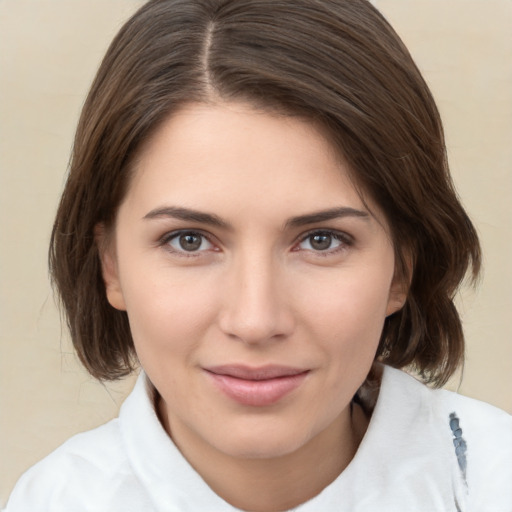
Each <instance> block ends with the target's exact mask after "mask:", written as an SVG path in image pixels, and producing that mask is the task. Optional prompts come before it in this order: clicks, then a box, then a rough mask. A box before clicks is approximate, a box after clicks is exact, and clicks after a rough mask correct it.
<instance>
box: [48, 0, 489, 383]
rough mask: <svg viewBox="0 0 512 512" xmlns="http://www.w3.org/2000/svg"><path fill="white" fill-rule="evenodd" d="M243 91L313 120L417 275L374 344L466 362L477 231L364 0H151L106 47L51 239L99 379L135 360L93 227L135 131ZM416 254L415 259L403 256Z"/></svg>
mask: <svg viewBox="0 0 512 512" xmlns="http://www.w3.org/2000/svg"><path fill="white" fill-rule="evenodd" d="M216 101H242V102H248V103H250V104H251V105H253V106H254V107H256V108H259V109H263V110H265V111H267V112H270V113H273V114H275V115H290V116H300V117H301V118H302V119H305V120H307V121H311V122H314V123H316V124H317V125H319V126H321V127H322V129H323V130H324V133H326V134H327V136H328V137H329V139H330V141H331V143H332V145H333V147H334V148H335V149H336V150H337V151H338V154H339V155H340V156H342V158H343V159H344V160H345V162H347V163H348V166H349V169H350V172H351V178H352V180H353V182H354V184H355V185H356V186H357V187H358V190H359V191H360V192H361V197H363V196H366V197H370V198H371V199H372V200H374V201H375V202H376V204H377V205H378V206H379V207H380V208H381V209H382V211H383V212H384V214H385V216H386V219H387V221H388V223H389V226H390V229H391V236H392V239H393V243H394V248H395V256H396V272H397V273H398V275H399V276H400V277H402V278H403V279H404V280H405V282H407V283H409V284H410V287H409V292H408V298H407V301H406V303H405V305H404V307H403V308H402V310H401V311H399V312H397V313H395V314H394V315H391V316H390V317H388V318H387V319H386V321H385V326H384V329H383V333H382V336H381V340H380V345H379V348H378V351H377V354H376V359H377V360H379V361H382V362H384V363H386V364H389V365H392V366H394V367H397V368H404V367H408V368H409V369H411V370H413V371H415V372H416V373H417V374H418V375H419V376H420V377H421V378H422V379H423V380H424V381H425V382H427V383H429V384H431V385H433V386H440V385H442V384H444V383H445V382H446V381H447V379H448V378H449V377H450V376H451V375H452V374H453V373H454V372H455V371H456V370H457V368H458V367H459V366H460V365H461V364H462V362H463V357H464V337H463V333H462V327H461V321H460V318H459V315H458V313H457V311H456V309H455V306H454V304H453V298H454V295H455V293H456V291H457V289H458V287H459V285H460V284H461V282H462V281H463V279H464V276H465V275H466V273H467V271H468V269H470V270H471V275H472V277H473V279H476V278H477V276H478V273H479V270H480V262H481V255H480V246H479V242H478V237H477V234H476V232H475V229H474V227H473V225H472V224H471V222H470V220H469V218H468V216H467V215H466V213H465V211H464V209H463V208H462V206H461V204H460V203H459V200H458V198H457V195H456V192H455V190H454V187H453V184H452V181H451V178H450V174H449V170H448V164H447V157H446V148H445V143H444V135H443V128H442V124H441V120H440V117H439V113H438V110H437V108H436V105H435V103H434V100H433V98H432V95H431V93H430V91H429V89H428V87H427V85H426V83H425V81H424V80H423V78H422V76H421V74H420V72H419V71H418V68H417V67H416V65H415V64H414V62H413V60H412V58H411V56H410V54H409V52H408V51H407V49H406V48H405V46H404V44H403V43H402V41H401V40H400V38H399V37H398V35H397V34H396V33H395V32H394V30H393V29H392V28H391V27H390V25H389V24H388V23H387V21H386V20H385V19H384V18H383V16H382V15H381V14H380V13H379V12H378V11H377V10H376V9H375V8H374V7H373V6H372V5H371V4H370V3H369V2H368V1H366V0H151V1H149V2H148V3H147V4H145V5H144V6H142V7H141V8H140V9H139V11H138V12H137V13H136V14H135V15H134V16H133V17H132V18H131V19H130V20H129V21H128V22H127V23H126V24H125V25H124V26H123V27H122V29H121V30H120V32H119V33H118V34H117V36H116V37H115V39H114V40H113V42H112V44H111V46H110V48H109V49H108V51H107V53H106V55H105V57H104V60H103V62H102V64H101V66H100V68H99V70H98V73H97V76H96V78H95V80H94V83H93V85H92V87H91V90H90V92H89V95H88V97H87V100H86V102H85V104H84V107H83V111H82V114H81V117H80V121H79V124H78V128H77V132H76V138H75V142H74V148H73V154H72V159H71V164H70V171H69V176H68V179H67V183H66V186H65V190H64V192H63V195H62V198H61V202H60V205H59V208H58V212H57V217H56V220H55V224H54V227H53V232H52V237H51V246H50V253H49V262H50V270H51V275H52V279H53V283H54V285H55V286H56V288H57V289H58V292H59V294H60V299H61V305H62V306H63V310H64V312H65V315H66V319H67V323H68V325H69V328H70V331H71V337H72V340H73V343H74V346H75V348H76V350H77V352H78V355H79V358H80V360H81V361H82V363H83V364H84V365H85V367H86V368H87V370H88V371H89V372H90V373H91V374H92V375H93V376H94V377H96V378H98V379H101V380H113V379H117V378H120V377H122V376H124V375H127V374H128V373H129V372H130V371H131V370H132V369H133V368H134V365H135V361H136V355H135V353H134V346H133V341H132V337H131V333H130V327H129V323H128V317H127V314H126V313H125V312H122V311H117V310H115V309H114V308H113V307H111V306H110V304H109V303H108V301H107V299H106V293H105V285H104V282H103V278H102V272H101V265H100V259H99V248H98V245H97V243H96V241H95V226H98V225H103V226H105V227H106V229H107V232H108V230H112V229H113V227H114V223H115V218H116V212H117V209H118V207H119V205H120V203H121V202H122V200H123V198H124V195H125V193H126V191H127V188H128V187H129V185H130V178H131V176H132V174H133V172H134V168H135V165H133V164H134V160H135V159H136V156H137V155H138V153H139V151H140V149H141V145H142V144H144V143H145V141H147V140H148V139H149V138H150V137H151V136H152V134H153V133H154V132H155V131H156V130H157V129H158V128H159V126H160V125H161V123H162V122H163V121H164V120H166V119H167V118H168V117H169V116H171V115H172V114H173V112H176V111H177V110H178V109H179V108H181V107H183V106H184V105H185V104H187V103H191V102H203V103H215V102H216ZM411 266H412V269H411Z"/></svg>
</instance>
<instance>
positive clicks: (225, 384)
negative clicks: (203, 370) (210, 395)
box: [208, 372, 308, 407]
mask: <svg viewBox="0 0 512 512" xmlns="http://www.w3.org/2000/svg"><path fill="white" fill-rule="evenodd" d="M307 374H308V372H303V373H299V374H297V375H287V376H283V377H277V378H274V379H265V380H246V379H238V378H236V377H231V376H229V375H219V374H216V373H211V372H208V375H209V376H210V378H211V379H212V380H213V382H214V384H215V385H216V386H217V388H218V389H220V390H221V391H222V392H223V393H224V394H225V395H227V396H228V397H229V398H231V399H232V400H234V401H235V402H238V403H239V404H242V405H251V406H254V407H264V406H267V405H272V404H275V403H277V402H279V401H280V400H281V399H283V398H284V397H285V396H286V395H288V394H290V393H291V392H292V391H294V390H295V389H297V388H298V387H299V386H300V385H301V384H302V382H303V381H304V379H305V378H306V376H307Z"/></svg>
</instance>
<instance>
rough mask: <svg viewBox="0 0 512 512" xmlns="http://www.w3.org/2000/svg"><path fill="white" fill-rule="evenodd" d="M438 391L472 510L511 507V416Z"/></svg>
mask: <svg viewBox="0 0 512 512" xmlns="http://www.w3.org/2000/svg"><path fill="white" fill-rule="evenodd" d="M438 393H439V402H440V407H442V409H443V411H444V413H445V414H446V413H449V414H450V415H451V418H452V419H453V420H455V421H453V422H452V427H453V428H452V434H453V443H454V446H455V447H456V449H457V447H458V449H459V450H461V454H462V455H463V457H465V461H464V460H463V463H464V464H465V465H466V467H467V484H468V489H469V495H470V502H471V504H472V506H473V509H472V510H478V511H480V510H481V511H495V510H496V511H498V510H499V511H501V510H512V486H511V482H512V416H511V415H510V414H508V413H507V412H505V411H502V410H501V409H498V408H497V407H494V406H492V405H490V404H487V403H485V402H481V401H479V400H474V399H472V398H468V397H465V396H461V395H459V394H457V393H453V392H450V391H445V390H441V391H439V392H438Z"/></svg>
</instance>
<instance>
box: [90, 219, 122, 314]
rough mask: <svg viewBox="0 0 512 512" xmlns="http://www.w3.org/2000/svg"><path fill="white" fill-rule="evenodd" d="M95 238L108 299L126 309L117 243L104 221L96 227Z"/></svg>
mask: <svg viewBox="0 0 512 512" xmlns="http://www.w3.org/2000/svg"><path fill="white" fill-rule="evenodd" d="M94 239H95V240H96V245H97V247H98V253H99V258H100V263H101V274H102V276H103V282H104V283H105V291H106V295H107V300H108V302H109V303H110V305H111V306H112V307H114V308H116V309H119V310H120V311H126V304H125V301H124V295H123V290H122V288H121V281H120V279H119V269H118V265H117V255H116V247H115V243H114V242H113V240H112V237H111V236H110V235H109V234H108V233H107V229H106V227H105V225H104V224H103V223H99V224H97V225H96V226H95V227H94Z"/></svg>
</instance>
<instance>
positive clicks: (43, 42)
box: [0, 0, 512, 504]
mask: <svg viewBox="0 0 512 512" xmlns="http://www.w3.org/2000/svg"><path fill="white" fill-rule="evenodd" d="M375 3H376V4H377V6H378V7H379V8H380V9H381V10H382V11H383V13H384V14H385V15H386V16H387V17H388V19H389V20H390V21H391V23H392V24H393V25H394V27H395V28H396V30H397V31H398V33H399V34H400V35H401V36H402V37H403V39H404V41H405V43H406V44H407V45H408V46H409V49H410V50H411V53H412V55H413V57H414V58H415V59H416V61H417V63H418V65H419V67H420V69H421V70H422V71H423V73H424V75H425V77H426V79H427V81H428V83H429V84H430V86H431V88H432V90H433V93H434V96H435V97H436V99H437V101H438V105H439V107H440V110H441V114H442V116H443V118H444V121H445V128H446V135H447V143H448V148H449V156H450V162H451V167H452V172H453V176H454V180H455V182H456V185H457V187H458V190H459V192H460V195H461V198H462V201H463V203H464V205H465V206H466V208H467V210H468V212H469V214H470V216H471V217H472V219H473V221H474V222H475V224H476V226H477V228H478V231H479V233H480V236H481V240H482V244H483V248H484V252H485V274H484V278H483V280H482V282H481V285H480V287H479V289H478V291H477V292H476V293H475V292H472V291H468V290H466V291H464V292H463V294H462V295H461V297H459V298H458V304H459V305H460V311H461V313H462V316H463V319H464V325H465V330H466V335H467V343H468V352H467V361H466V366H465V372H464V378H463V380H462V384H461V385H460V392H461V393H464V394H467V395H469V396H472V397H475V398H479V399H482V400H485V401H488V402H490V403H492V404H495V405H497V406H499V407H501V408H503V409H506V410H508V411H509V412H512V364H511V361H512V323H511V320H510V317H511V315H512V270H511V269H512V264H511V263H510V257H511V254H512V229H511V225H512V201H511V199H512V98H511V94H512V93H511V91H512V35H511V34H512V2H511V1H510V0H377V1H376V2H375ZM140 4H141V2H140V1H136V0H72V1H70V0H0V218H1V223H0V243H1V246H0V283H1V285H0V286H1V288H0V315H1V317H0V326H1V327H0V414H1V418H0V454H1V455H0V482H1V484H0V504H3V503H5V501H6V499H7V496H8V493H9V492H10V490H11V489H12V487H13V485H14V483H15V481H16V480H17V478H18V477H19V476H20V474H21V473H22V472H23V471H24V470H26V469H27V468H28V467H29V466H31V465H32V464H33V463H34V462H36V461H37V460H39V459H40V458H42V457H43V456H44V455H46V454H47V453H49V452H50V451H51V450H53V449H54V448H56V447H57V446H58V445H59V444H61V443H62V442H63V441H64V440H65V439H67V438H68V437H70V436H71V435H72V434H74V433H76V432H79V431H83V430H87V429H89V428H92V427H94V426H96V425H98V424H101V423H103V422H105V421H107V420H108V419H110V418H112V417H114V416H115V415H116V414H117V410H118V407H119V405H120V404H121V402H122V400H123V398H124V396H125V395H126V393H127V392H128V391H129V389H130V388H131V386H132V384H133V378H132V379H127V380H126V381H124V382H120V383H115V384H108V385H106V386H103V385H102V384H99V383H97V382H95V381H94V380H93V379H92V378H91V377H89V376H88V375H87V374H86V373H85V372H84V370H82V369H81V367H80V365H79V364H78V363H77V361H76V357H75V356H74V354H73V351H72V348H71V346H70V343H69V339H68V335H67V331H66V329H65V327H61V325H60V319H59V314H58V311H57V309H56V307H55V304H54V300H53V298H52V293H51V289H50V286H49V282H48V277H47V265H46V261H47V246H48V240H49V234H50V229H51V224H52V221H53V216H54V213H55V209H56V205H57V201H58V198H59V193H60V191H61V190H62V187H63V183H64V176H65V172H66V167H67V163H68V158H69V153H70V148H71V143H72V137H73V132H74V129H75V126H76V122H77V119H78V115H79V111H80V108H81V105H82V103H83V101H84V98H85V95H86V92H87V89H88V86H89V85H90V83H91V80H92V78H93V76H94V73H95V70H96V69H97V66H98V64H99V62H100V60H101V58H102V56H103V53H104V52H105V50H106V47H107V45H108V44H109V42H110V40H111V38H112V37H113V35H114V34H115V32H116V31H117V29H118V28H119V27H120V26H121V24H122V22H123V21H124V20H125V19H126V18H127V17H128V16H129V15H130V14H131V13H132V12H133V11H134V10H135V9H136V8H137V7H138V6H139V5H140ZM458 384H459V382H458V380H456V379H455V380H454V381H452V383H451V384H450V387H451V388H452V389H453V388H456V387H457V386H458Z"/></svg>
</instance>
